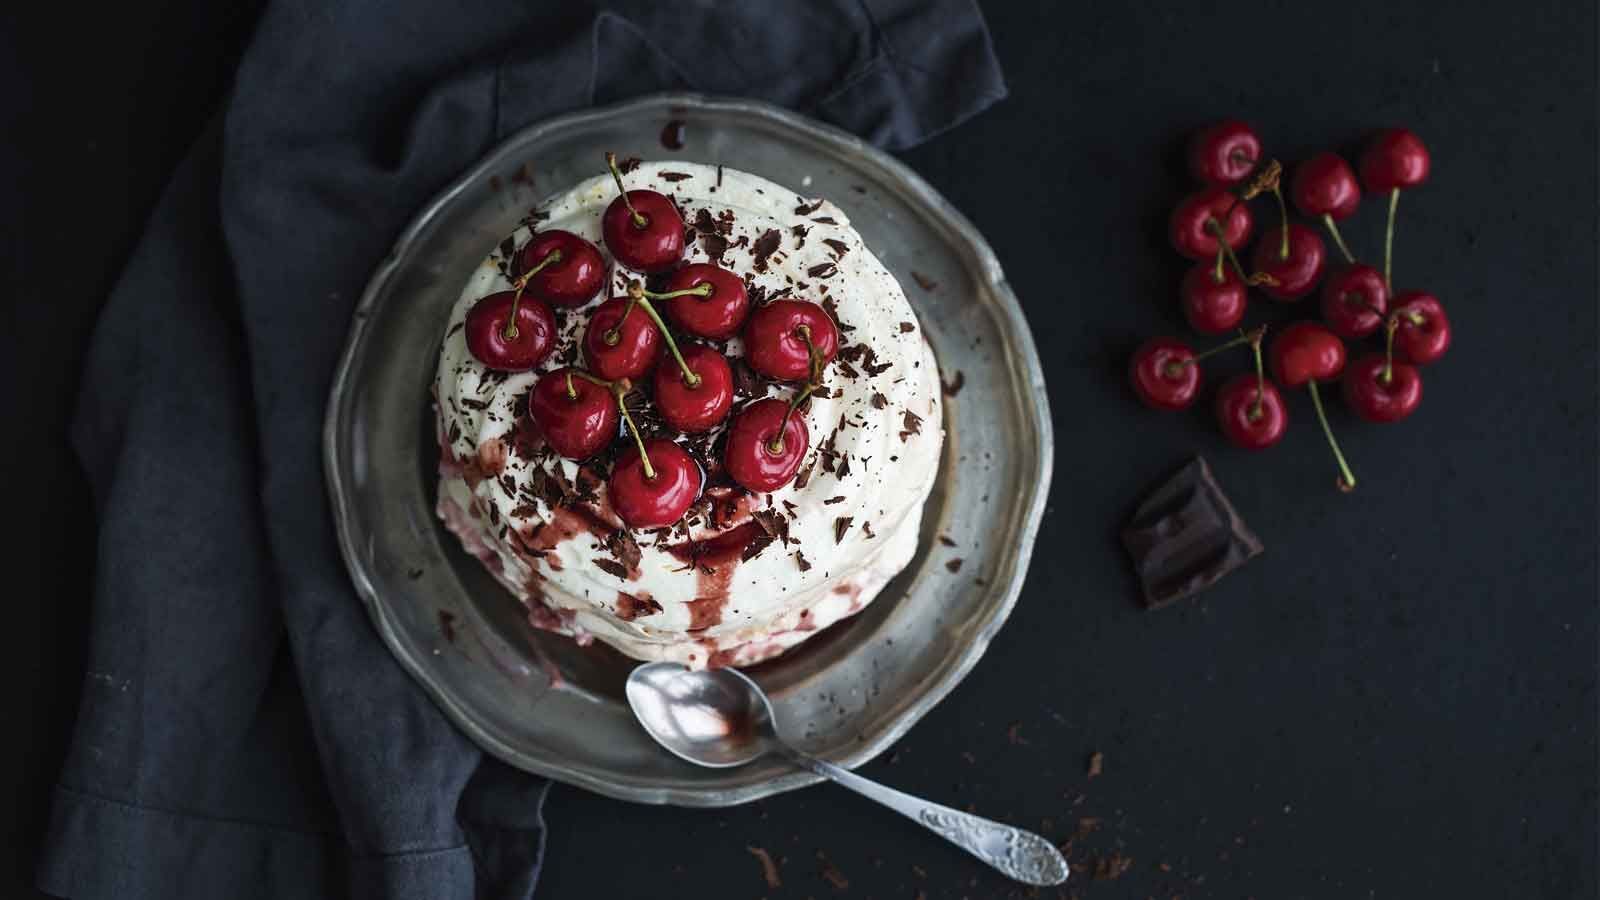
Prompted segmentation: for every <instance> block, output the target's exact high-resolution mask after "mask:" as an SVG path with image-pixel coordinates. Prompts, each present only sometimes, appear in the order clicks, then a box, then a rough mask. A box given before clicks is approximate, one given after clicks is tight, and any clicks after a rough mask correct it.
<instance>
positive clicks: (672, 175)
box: [656, 172, 694, 181]
mask: <svg viewBox="0 0 1600 900" xmlns="http://www.w3.org/2000/svg"><path fill="white" fill-rule="evenodd" d="M656 177H658V178H660V179H661V180H662V181H682V180H684V179H685V178H693V177H694V176H693V175H691V174H689V173H688V172H658V173H656Z"/></svg>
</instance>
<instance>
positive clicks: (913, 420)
mask: <svg viewBox="0 0 1600 900" xmlns="http://www.w3.org/2000/svg"><path fill="white" fill-rule="evenodd" d="M902 422H903V424H904V426H905V430H903V431H901V432H900V440H901V441H905V440H906V439H907V438H909V437H911V436H912V435H913V434H921V433H922V417H921V416H919V415H917V414H916V413H914V412H912V411H911V410H909V409H908V410H906V414H905V417H904V418H903V419H902Z"/></svg>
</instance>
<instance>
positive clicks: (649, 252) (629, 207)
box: [600, 153, 683, 274]
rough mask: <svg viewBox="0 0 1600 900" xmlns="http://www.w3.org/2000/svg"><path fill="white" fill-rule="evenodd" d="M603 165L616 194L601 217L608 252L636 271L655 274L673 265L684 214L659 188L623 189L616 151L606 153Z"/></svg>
mask: <svg viewBox="0 0 1600 900" xmlns="http://www.w3.org/2000/svg"><path fill="white" fill-rule="evenodd" d="M606 164H607V165H608V166H610V167H611V176H612V177H613V178H615V179H616V182H617V192H618V195H619V196H618V197H617V199H615V200H613V201H611V205H610V206H608V207H606V211H605V215H604V216H602V217H601V220H600V232H601V234H602V235H603V236H604V237H605V242H606V247H607V248H608V249H610V250H611V255H612V256H614V257H616V259H617V262H619V263H621V264H622V265H624V266H627V267H628V268H630V269H633V270H634V271H636V272H646V273H649V274H655V273H658V272H665V271H667V270H668V269H671V268H672V267H673V266H676V265H677V264H678V261H679V260H681V259H682V258H683V216H682V215H681V214H679V212H678V208H677V207H676V206H673V205H672V201H671V200H669V199H668V198H667V195H665V194H662V193H660V192H658V191H649V190H637V191H630V190H627V189H626V188H624V187H623V185H622V173H621V172H619V171H617V157H616V154H614V153H607V154H606Z"/></svg>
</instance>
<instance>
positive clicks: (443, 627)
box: [439, 609, 456, 644]
mask: <svg viewBox="0 0 1600 900" xmlns="http://www.w3.org/2000/svg"><path fill="white" fill-rule="evenodd" d="M439 633H440V634H442V635H444V639H445V640H447V641H449V642H450V643H452V644H454V643H455V642H456V614H455V613H453V612H451V611H450V610H448V609H441V610H439Z"/></svg>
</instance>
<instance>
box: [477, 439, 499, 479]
mask: <svg viewBox="0 0 1600 900" xmlns="http://www.w3.org/2000/svg"><path fill="white" fill-rule="evenodd" d="M478 465H479V466H480V467H481V468H482V470H483V472H484V473H485V474H488V475H499V474H500V473H501V472H503V471H505V468H506V442H505V441H502V440H500V439H499V438H489V439H488V440H486V441H484V442H483V443H481V444H479V445H478Z"/></svg>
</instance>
